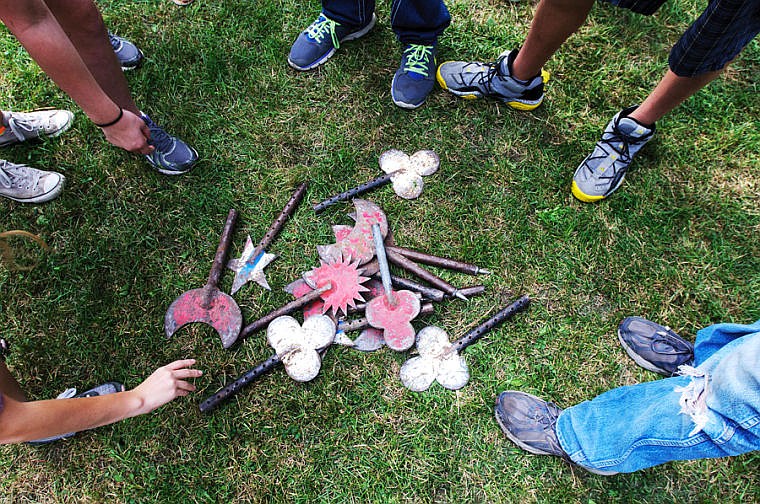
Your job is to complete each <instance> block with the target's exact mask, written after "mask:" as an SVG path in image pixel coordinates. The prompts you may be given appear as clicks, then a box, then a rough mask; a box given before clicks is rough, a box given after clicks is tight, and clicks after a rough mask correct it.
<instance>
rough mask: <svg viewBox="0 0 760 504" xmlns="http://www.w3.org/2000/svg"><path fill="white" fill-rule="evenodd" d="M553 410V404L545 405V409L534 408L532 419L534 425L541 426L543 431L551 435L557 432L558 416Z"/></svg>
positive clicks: (554, 407)
mask: <svg viewBox="0 0 760 504" xmlns="http://www.w3.org/2000/svg"><path fill="white" fill-rule="evenodd" d="M555 409H556V406H554V404H553V403H547V404H546V409H543V408H536V409H535V410H534V411H533V419H534V420H535V421H536V423H537V424H540V425H542V426H543V427H544V430H546V431H549V432H552V433H554V432H556V431H557V427H556V426H557V418H559V414H558V413H556V412H555Z"/></svg>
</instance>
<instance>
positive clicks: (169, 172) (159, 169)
mask: <svg viewBox="0 0 760 504" xmlns="http://www.w3.org/2000/svg"><path fill="white" fill-rule="evenodd" d="M188 147H189V146H188ZM190 150H191V151H193V154H195V161H194V162H193V164H191V165H190V166H189V167H188V168H187V169H186V170H184V171H176V170H166V169H164V168H162V167H161V166H160V165H158V164H156V163H155V162H153V160H152V159H151V158H150V156H145V159H147V160H148V163H150V165H151V166H152V167H153V168H155V169H156V171H157V172H158V173H160V174H161V175H170V176H173V175H184V174H185V173H187V172H189V171H190V170H192V169H193V168H194V167H195V163H197V162H198V152H197V151H196V150H195V149H194V148H192V147H190Z"/></svg>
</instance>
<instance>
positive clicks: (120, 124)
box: [101, 110, 155, 154]
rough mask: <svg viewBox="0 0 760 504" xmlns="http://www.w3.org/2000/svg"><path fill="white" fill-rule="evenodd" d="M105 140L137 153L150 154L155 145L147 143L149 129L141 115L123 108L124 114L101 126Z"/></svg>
mask: <svg viewBox="0 0 760 504" xmlns="http://www.w3.org/2000/svg"><path fill="white" fill-rule="evenodd" d="M101 129H102V130H103V134H105V136H106V140H108V141H109V142H110V143H112V144H113V145H115V146H116V147H121V148H122V149H125V150H128V151H130V152H135V153H138V154H150V153H151V152H153V151H154V150H155V147H153V146H152V145H149V144H148V139H149V138H150V130H149V129H148V126H147V125H146V124H145V121H143V120H142V117H140V116H138V115H136V114H133V113H132V112H130V111H129V110H124V115H123V116H122V117H121V119H119V120H118V121H117V122H116V123H115V124H113V125H111V126H108V127H106V128H101Z"/></svg>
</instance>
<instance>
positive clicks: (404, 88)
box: [391, 44, 436, 109]
mask: <svg viewBox="0 0 760 504" xmlns="http://www.w3.org/2000/svg"><path fill="white" fill-rule="evenodd" d="M435 69H436V63H435V45H420V44H408V45H407V46H406V47H405V48H404V53H403V54H402V56H401V65H400V66H399V68H398V70H396V74H395V75H394V76H393V82H392V83H391V98H392V99H393V103H395V104H396V105H398V106H399V107H402V108H405V109H415V108H417V107H419V106H420V105H422V104H423V103H425V98H427V96H428V95H429V94H430V92H431V91H432V90H433V88H434V87H435V79H434V75H435Z"/></svg>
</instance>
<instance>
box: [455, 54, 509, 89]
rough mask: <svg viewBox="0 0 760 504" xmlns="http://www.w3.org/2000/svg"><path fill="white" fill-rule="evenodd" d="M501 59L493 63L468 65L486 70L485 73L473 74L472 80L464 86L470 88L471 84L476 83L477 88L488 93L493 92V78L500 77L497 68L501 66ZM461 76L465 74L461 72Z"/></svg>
mask: <svg viewBox="0 0 760 504" xmlns="http://www.w3.org/2000/svg"><path fill="white" fill-rule="evenodd" d="M502 59H503V58H499V60H497V61H496V62H493V63H470V64H471V65H477V66H485V67H487V68H488V70H487V71H485V72H473V74H472V79H471V80H470V82H467V83H465V84H466V85H467V86H472V85H473V83H475V81H477V87H479V88H483V89H485V90H486V91H487V92H489V93H491V92H493V85H492V82H493V79H494V77H496V76H500V75H501V72H499V66H500V65H501V60H502ZM463 74H466V72H463Z"/></svg>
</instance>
